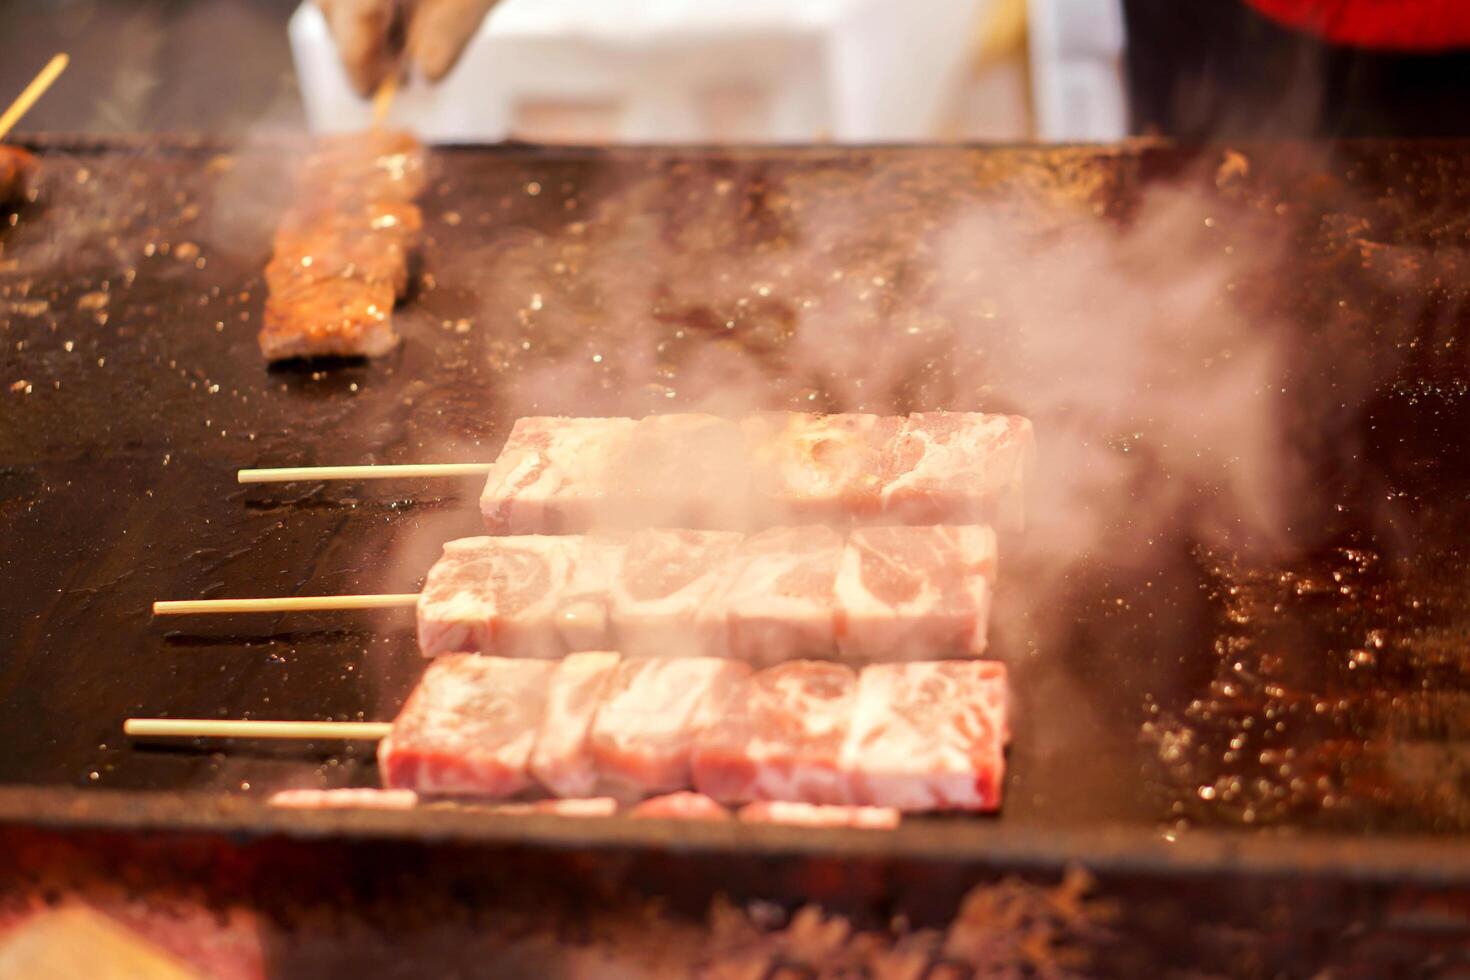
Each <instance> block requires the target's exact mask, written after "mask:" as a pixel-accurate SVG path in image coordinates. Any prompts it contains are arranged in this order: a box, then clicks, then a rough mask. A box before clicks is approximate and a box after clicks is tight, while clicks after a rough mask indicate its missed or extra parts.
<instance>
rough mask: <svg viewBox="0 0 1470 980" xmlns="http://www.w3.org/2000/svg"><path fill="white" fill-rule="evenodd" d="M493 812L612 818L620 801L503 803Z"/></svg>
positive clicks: (587, 800) (606, 798)
mask: <svg viewBox="0 0 1470 980" xmlns="http://www.w3.org/2000/svg"><path fill="white" fill-rule="evenodd" d="M491 812H493V813H504V814H507V815H511V816H528V815H530V816H534V815H538V814H550V815H551V816H554V817H610V816H612V815H613V814H615V813H617V812H618V801H617V800H615V799H613V798H612V797H610V796H594V797H591V798H590V799H585V800H533V801H531V802H528V803H501V804H500V805H498V806H494V807H491Z"/></svg>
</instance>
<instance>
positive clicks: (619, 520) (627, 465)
mask: <svg viewBox="0 0 1470 980" xmlns="http://www.w3.org/2000/svg"><path fill="white" fill-rule="evenodd" d="M605 479H606V485H607V488H608V492H609V500H608V503H609V505H610V507H611V511H610V513H609V514H608V516H607V521H608V522H609V523H610V524H612V525H614V526H617V527H699V528H713V529H716V530H722V529H738V528H743V527H747V526H749V525H750V523H751V520H750V518H751V514H750V469H749V465H748V463H747V461H746V453H745V443H744V439H743V437H742V436H741V432H740V426H739V424H738V423H735V422H732V421H730V420H729V419H722V418H719V417H718V416H715V415H703V414H673V415H650V416H648V417H647V418H643V419H639V420H638V422H637V423H636V424H635V425H634V426H633V428H632V430H631V433H630V435H629V438H628V441H627V442H626V443H625V444H623V445H622V446H620V447H619V449H618V452H617V453H616V455H615V457H614V458H613V460H612V468H611V470H610V472H608V473H607V475H606V478H605Z"/></svg>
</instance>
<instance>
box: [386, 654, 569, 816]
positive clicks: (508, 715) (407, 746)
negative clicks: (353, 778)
mask: <svg viewBox="0 0 1470 980" xmlns="http://www.w3.org/2000/svg"><path fill="white" fill-rule="evenodd" d="M555 667H556V665H555V664H550V663H547V662H545V661H541V660H511V659H507V658H505V657H482V656H477V655H474V654H465V655H457V656H448V657H441V658H439V659H438V660H435V661H434V662H433V663H431V664H430V665H429V669H428V670H426V671H424V676H423V678H422V679H421V680H420V681H419V685H418V687H417V688H415V689H414V692H413V693H412V694H411V695H409V698H408V700H407V701H406V702H404V705H403V710H402V711H400V712H399V713H398V717H397V718H395V719H394V720H393V730H392V732H390V733H389V735H388V737H387V738H385V739H383V741H382V742H380V743H379V744H378V766H379V768H380V769H381V770H382V776H383V785H384V786H385V787H387V788H389V789H411V790H413V791H415V792H416V793H418V794H420V795H421V796H433V795H445V796H489V797H497V796H511V795H514V794H515V793H519V792H520V791H521V790H523V789H525V788H526V787H527V786H529V785H531V775H530V773H529V771H528V769H527V767H528V764H529V762H530V758H531V749H532V747H533V746H534V745H535V742H536V733H537V731H539V730H540V728H541V722H542V719H543V718H544V717H545V715H546V697H547V691H548V689H549V687H550V684H551V675H552V672H553V671H554V670H555Z"/></svg>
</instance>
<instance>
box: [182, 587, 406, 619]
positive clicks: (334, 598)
mask: <svg viewBox="0 0 1470 980" xmlns="http://www.w3.org/2000/svg"><path fill="white" fill-rule="evenodd" d="M418 601H419V597H418V593H416V592H397V593H393V592H390V593H386V594H384V595H300V596H278V597H274V598H265V599H179V600H172V601H163V602H155V603H154V604H153V615H155V616H189V615H195V614H201V613H264V612H317V611H321V610H329V609H400V608H403V607H407V606H414V605H417V604H418Z"/></svg>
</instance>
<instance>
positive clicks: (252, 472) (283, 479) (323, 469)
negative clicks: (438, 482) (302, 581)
mask: <svg viewBox="0 0 1470 980" xmlns="http://www.w3.org/2000/svg"><path fill="white" fill-rule="evenodd" d="M491 465H493V464H491V463H407V464H399V465H385V466H375V465H367V466H281V467H275V468H271V469H247V470H240V471H239V472H238V473H237V474H236V479H238V480H239V481H240V482H241V483H291V482H293V481H296V480H394V479H408V478H412V477H419V476H429V477H436V476H482V475H484V474H486V473H489V472H490V467H491Z"/></svg>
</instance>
